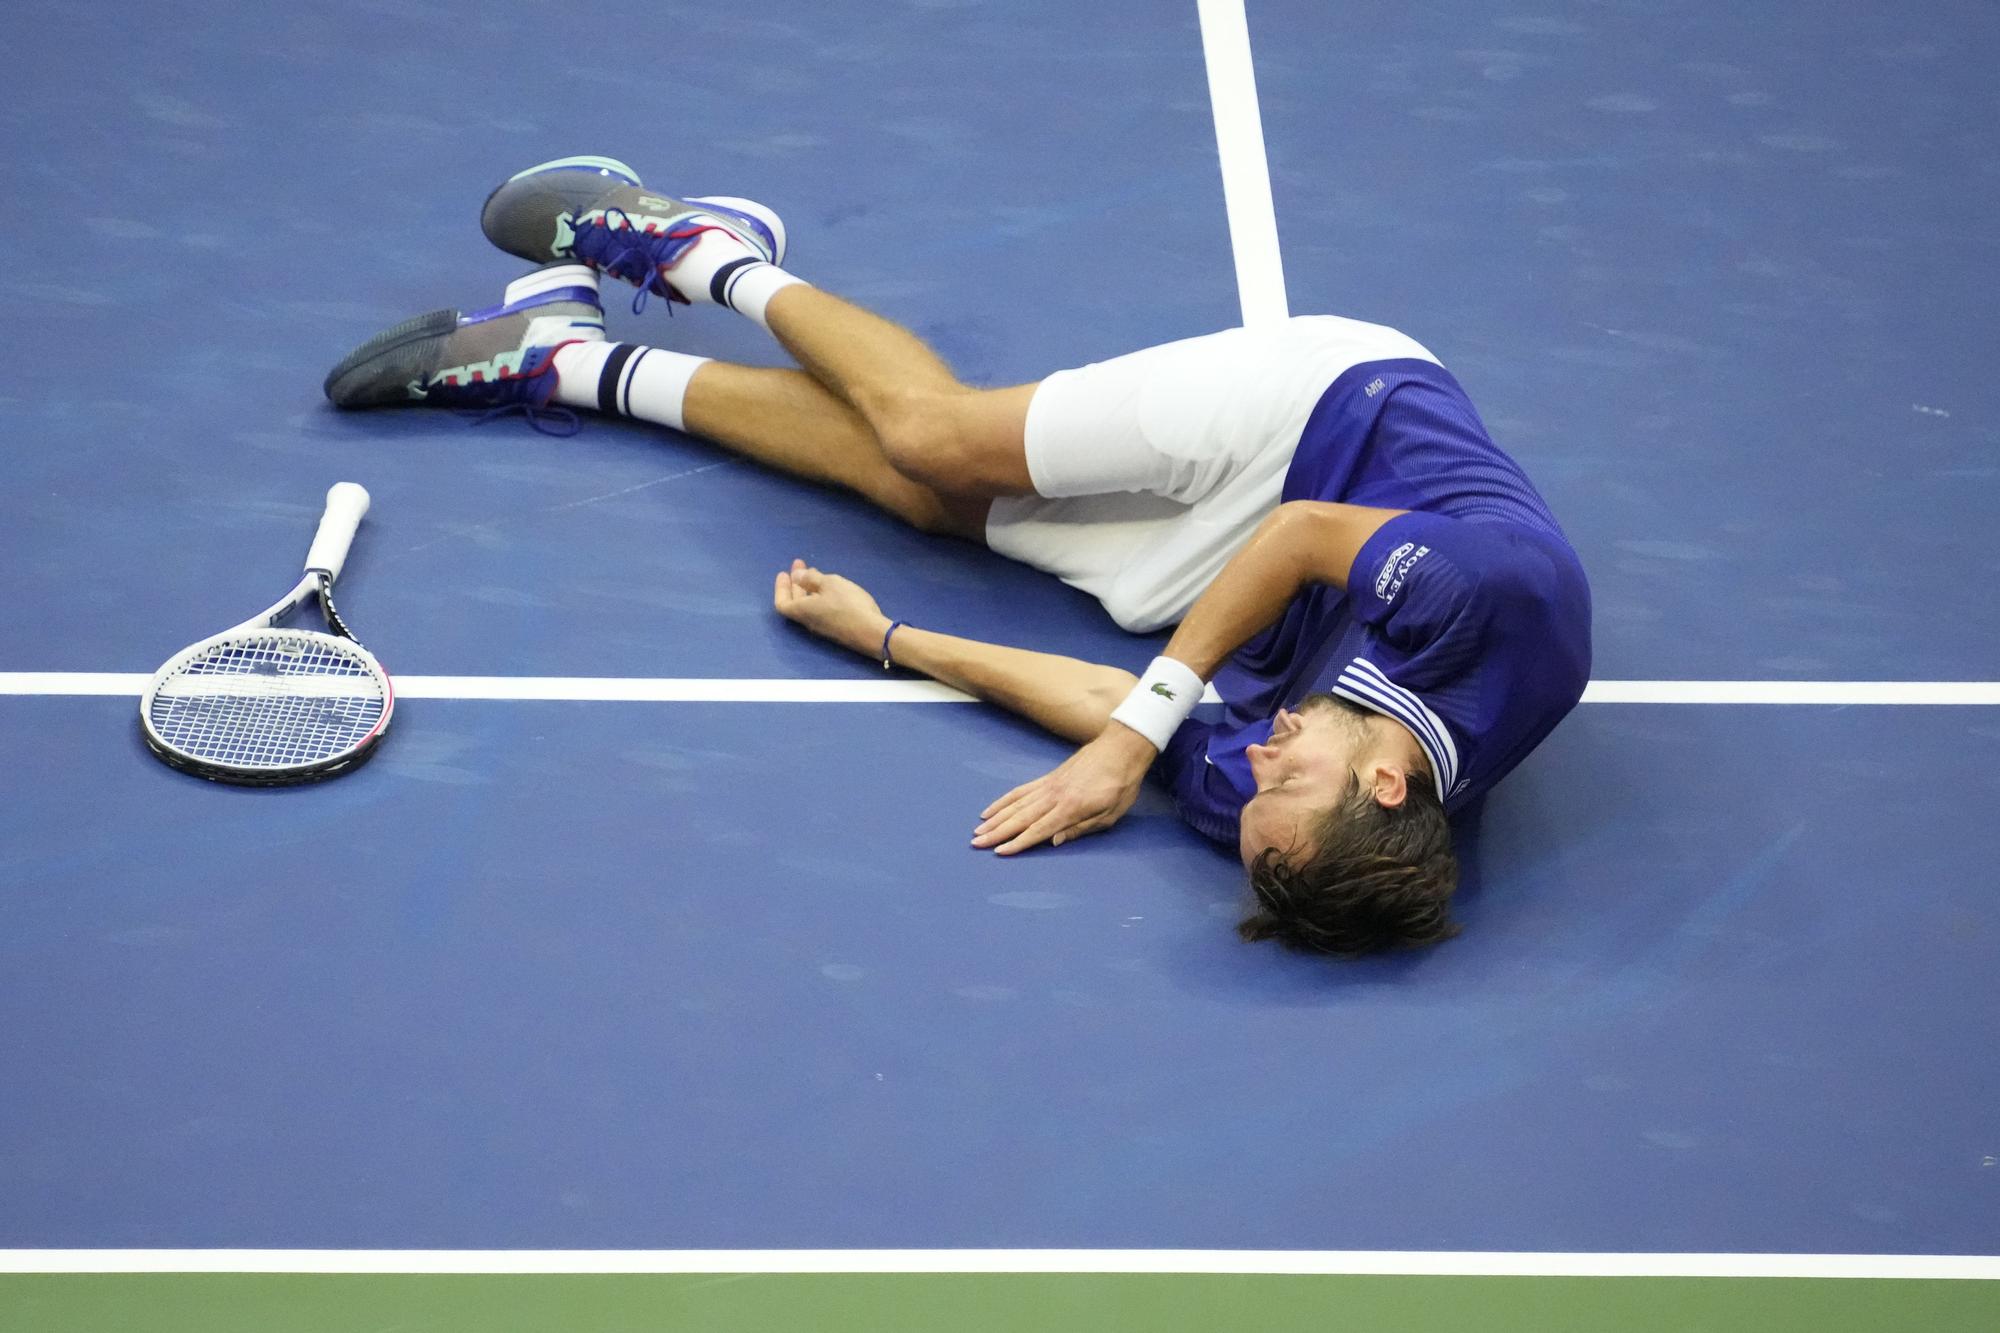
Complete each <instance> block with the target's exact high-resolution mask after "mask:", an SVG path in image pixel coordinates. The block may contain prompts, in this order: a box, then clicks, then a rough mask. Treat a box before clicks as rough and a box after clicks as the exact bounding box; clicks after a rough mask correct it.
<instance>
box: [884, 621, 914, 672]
mask: <svg viewBox="0 0 2000 1333" xmlns="http://www.w3.org/2000/svg"><path fill="white" fill-rule="evenodd" d="M908 623H909V622H908V621H906V620H894V621H891V622H890V623H889V628H887V629H885V630H883V631H882V669H883V670H884V671H887V670H888V669H889V668H891V667H893V666H895V665H896V659H895V658H893V657H891V656H889V636H890V635H891V634H894V633H895V632H896V631H897V630H899V629H901V628H903V626H904V625H906V624H908Z"/></svg>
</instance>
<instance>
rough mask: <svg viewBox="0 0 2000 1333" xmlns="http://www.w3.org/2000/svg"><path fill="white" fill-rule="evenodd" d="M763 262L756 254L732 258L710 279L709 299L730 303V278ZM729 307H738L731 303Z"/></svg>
mask: <svg viewBox="0 0 2000 1333" xmlns="http://www.w3.org/2000/svg"><path fill="white" fill-rule="evenodd" d="M763 262H764V261H763V260H761V259H759V258H757V257H756V256H755V255H745V256H743V258H741V259H732V260H730V261H729V262H728V263H727V264H724V265H723V266H722V267H721V268H719V269H717V270H715V276H714V277H712V278H710V279H709V280H708V295H709V299H710V300H712V301H714V302H715V303H716V304H717V305H729V296H728V291H729V280H730V279H731V278H733V277H735V276H736V275H737V274H738V273H740V272H742V271H743V270H744V269H746V268H749V267H750V266H751V265H752V264H761V263H763ZM729 308H730V309H731V310H734V309H735V308H736V307H735V306H733V305H729Z"/></svg>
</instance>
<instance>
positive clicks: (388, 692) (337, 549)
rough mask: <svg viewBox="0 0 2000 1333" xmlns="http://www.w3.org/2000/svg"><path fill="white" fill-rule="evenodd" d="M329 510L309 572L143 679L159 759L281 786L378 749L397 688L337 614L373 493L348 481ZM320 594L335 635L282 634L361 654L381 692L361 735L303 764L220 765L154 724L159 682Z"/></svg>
mask: <svg viewBox="0 0 2000 1333" xmlns="http://www.w3.org/2000/svg"><path fill="white" fill-rule="evenodd" d="M326 496H327V505H326V512H325V513H324V514H323V515H322V516H321V518H320V525H319V531H318V532H317V533H316V534H315V535H314V537H313V544H312V549H311V550H310V551H308V552H307V553H306V569H305V573H304V574H303V575H301V576H300V578H299V581H298V582H297V583H296V584H294V585H293V586H292V590H291V591H290V592H288V593H286V594H285V595H284V596H283V597H280V598H279V599H278V600H277V601H275V602H273V603H271V605H270V606H268V607H266V608H265V609H264V610H262V611H260V612H258V613H257V614H256V615H254V616H252V617H250V619H248V620H246V621H243V622H242V623H241V624H238V625H232V626H230V627H229V628H228V629H226V630H223V631H222V632H221V633H220V634H212V635H210V636H209V637H208V638H206V639H202V640H201V641H199V642H197V643H191V644H189V645H188V646H187V647H185V648H183V649H181V650H180V651H179V652H178V653H175V654H174V655H173V656H172V657H170V658H168V659H167V661H166V662H165V663H163V664H162V665H161V666H160V669H159V670H158V671H155V672H154V673H153V677H152V679H151V680H150V681H148V682H147V683H146V690H145V693H144V694H142V695H140V696H139V726H140V731H141V734H142V735H143V736H144V737H145V741H146V748H147V749H149V750H151V751H152V752H153V754H154V755H155V756H157V757H158V758H159V759H160V760H161V761H162V762H164V763H165V764H167V765H168V766H169V767H171V768H175V769H178V770H180V771H181V772H183V773H192V774H194V775H196V776H198V777H203V778H207V779H209V780H210V781H212V782H227V783H230V784H232V785H236V786H244V787H279V786H290V785H292V784H294V783H300V782H312V781H315V780H317V779H319V778H328V777H333V776H334V775H335V774H338V773H344V772H346V771H348V770H349V769H352V768H357V767H359V766H360V765H362V764H364V763H366V762H367V761H368V759H369V758H370V756H372V755H373V754H374V753H375V748H376V746H377V745H378V744H379V743H380V742H381V740H382V737H383V735H384V733H386V732H387V731H388V730H389V721H390V719H391V718H392V717H393V716H394V715H395V711H396V688H395V684H394V682H392V681H391V680H390V678H389V673H388V672H387V671H386V670H384V669H383V666H382V664H381V662H379V661H377V660H376V658H375V655H374V654H373V653H371V652H369V651H368V650H367V649H366V648H365V647H363V646H362V645H361V642H360V640H358V639H356V638H355V637H354V633H353V631H352V630H350V629H349V628H348V627H347V622H346V621H344V620H342V619H341V617H340V612H339V611H338V610H337V609H336V608H335V607H334V604H333V582H334V579H335V578H337V577H338V576H339V574H340V569H341V566H342V565H343V564H344V563H345V562H346V559H347V549H348V546H349V545H350V544H351V543H352V541H353V540H354V532H355V529H356V528H358V527H359V526H360V523H361V516H362V515H363V514H365V513H366V512H367V511H368V492H367V491H365V490H363V489H362V488H361V487H360V486H358V485H356V484H355V483H353V482H351V481H343V482H339V483H337V484H336V485H335V486H334V487H333V488H332V489H331V490H329V491H328V492H327V493H326ZM314 598H317V599H318V601H319V609H320V614H321V615H323V616H324V617H325V618H326V623H327V625H328V626H329V627H331V628H332V630H333V631H334V632H333V633H331V634H326V633H322V632H320V631H318V630H307V629H289V630H285V631H284V633H285V634H286V635H289V636H294V637H298V638H303V639H306V640H308V641H311V640H324V641H325V642H326V644H327V645H329V646H332V647H334V648H335V649H336V651H338V652H340V653H341V654H342V655H343V656H346V657H350V658H355V659H358V660H359V662H360V664H361V665H362V666H363V667H365V668H366V669H367V670H368V672H369V673H370V674H371V675H372V676H373V677H374V680H375V683H376V684H377V685H378V686H379V687H380V689H381V691H382V716H381V717H380V718H379V719H377V721H376V723H375V726H374V728H373V729H372V730H370V731H369V733H368V734H367V735H366V736H364V737H363V738H362V739H361V740H360V741H358V742H356V743H355V744H354V745H352V746H350V747H349V748H347V749H345V750H342V751H341V752H340V753H339V754H336V755H332V756H329V757H328V758H325V759H318V760H314V761H312V762H310V763H304V764H288V765H285V766H283V767H279V768H273V767H239V766H235V765H230V764H223V763H218V762H217V761H215V760H213V759H203V758H200V757H199V756H196V755H191V754H188V753H187V752H185V751H183V750H180V749H177V748H176V747H175V746H173V745H172V744H171V743H170V742H168V741H167V740H166V739H165V738H164V737H162V736H161V735H160V734H159V732H158V731H157V730H156V729H155V728H154V726H153V719H152V709H153V702H154V700H155V699H156V698H157V697H158V695H159V692H160V687H161V686H162V685H165V684H166V683H167V682H168V681H170V680H172V679H173V678H174V677H175V676H177V675H179V674H180V673H181V671H182V670H183V669H184V668H185V667H186V666H187V664H188V663H190V662H192V661H194V660H195V659H196V658H198V657H201V656H204V655H205V654H208V653H212V652H214V651H215V650H216V649H217V648H221V647H226V646H228V645H230V644H232V643H238V642H248V641H249V640H251V639H253V638H255V637H257V636H258V635H260V634H262V633H263V632H264V631H266V630H274V629H278V628H279V627H280V626H279V622H280V621H282V620H284V619H285V617H287V616H289V615H290V614H291V613H292V612H294V611H296V610H298V609H299V607H301V606H303V605H305V603H306V602H308V601H311V600H313V599H314Z"/></svg>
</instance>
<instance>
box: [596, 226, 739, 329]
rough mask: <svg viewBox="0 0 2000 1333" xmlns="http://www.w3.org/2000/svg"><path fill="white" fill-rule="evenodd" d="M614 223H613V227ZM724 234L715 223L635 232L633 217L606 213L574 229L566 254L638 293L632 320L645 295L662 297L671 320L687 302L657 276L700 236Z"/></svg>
mask: <svg viewBox="0 0 2000 1333" xmlns="http://www.w3.org/2000/svg"><path fill="white" fill-rule="evenodd" d="M614 218H615V219H616V221H613V219H614ZM728 230H729V229H728V228H727V227H723V226H720V225H717V224H715V223H701V222H690V223H689V224H688V225H685V226H676V227H671V228H669V229H668V230H666V231H656V230H651V229H644V228H639V227H635V226H633V225H632V218H631V216H630V215H629V214H627V213H626V212H625V210H624V209H622V208H607V209H605V210H604V217H603V218H602V219H601V220H598V221H593V222H587V223H585V224H584V225H583V226H581V227H578V228H577V229H576V239H575V240H574V241H572V242H571V243H570V253H572V254H574V255H575V256H576V257H577V258H578V259H580V260H582V261H583V262H584V263H585V264H587V265H588V266H589V267H591V268H592V269H595V270H596V271H598V272H599V273H609V274H610V275H611V276H612V277H614V278H622V279H624V280H625V281H626V282H629V283H631V284H632V285H633V286H635V287H637V288H638V289H639V291H638V293H637V294H636V295H634V296H633V298H632V313H633V314H635V315H636V314H639V313H641V312H643V311H644V310H645V308H646V297H647V296H648V295H649V294H650V295H653V296H664V297H665V298H666V299H667V301H668V302H669V304H668V306H667V313H668V314H672V313H673V308H674V306H675V305H688V304H690V302H689V301H688V299H687V297H685V296H682V295H681V294H680V293H679V292H677V291H675V290H674V289H673V288H672V287H671V286H669V285H668V284H667V279H666V275H665V274H664V273H662V272H661V270H662V269H665V268H670V267H672V266H673V265H674V264H675V263H676V262H678V261H679V259H680V257H681V256H682V255H684V254H686V253H687V252H688V249H689V247H690V246H692V245H693V244H694V243H695V242H696V241H698V240H700V239H701V237H702V235H703V234H704V233H706V232H711V231H720V232H727V231H728Z"/></svg>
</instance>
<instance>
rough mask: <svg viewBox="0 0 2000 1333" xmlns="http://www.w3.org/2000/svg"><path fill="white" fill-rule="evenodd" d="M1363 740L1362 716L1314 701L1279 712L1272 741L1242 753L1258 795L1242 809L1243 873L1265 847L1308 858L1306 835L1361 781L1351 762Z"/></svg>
mask: <svg viewBox="0 0 2000 1333" xmlns="http://www.w3.org/2000/svg"><path fill="white" fill-rule="evenodd" d="M1365 740H1366V729H1365V725H1364V722H1363V718H1362V716H1361V715H1359V714H1358V713H1356V712H1355V711H1353V710H1350V709H1348V708H1345V707H1343V706H1341V705H1340V704H1339V703H1338V701H1336V700H1333V699H1330V698H1326V697H1324V696H1317V695H1316V696H1314V697H1313V698H1310V699H1307V700H1306V701H1305V702H1304V703H1303V704H1301V705H1300V706H1299V710H1298V711H1297V712H1292V711H1290V710H1289V709H1281V710H1280V711H1279V713H1278V716H1277V718H1276V719H1275V720H1274V721H1273V722H1272V723H1271V739H1270V742H1269V743H1268V744H1265V745H1252V746H1250V747H1249V748H1248V749H1246V750H1245V751H1244V755H1245V756H1246V757H1247V758H1248V759H1249V760H1250V775H1251V776H1252V777H1253V778H1255V779H1256V780H1257V794H1256V795H1255V796H1253V797H1251V798H1250V801H1249V803H1248V804H1247V805H1245V806H1244V807H1243V814H1242V816H1241V821H1240V830H1241V832H1240V835H1239V838H1238V845H1237V851H1238V853H1239V854H1240V855H1241V856H1242V858H1243V864H1244V866H1245V867H1246V868H1247V867H1248V866H1249V865H1250V863H1251V862H1252V861H1255V860H1256V859H1257V857H1258V856H1259V855H1261V854H1262V853H1263V851H1264V849H1265V848H1267V847H1277V848H1281V849H1286V850H1290V849H1297V851H1298V852H1300V853H1301V854H1305V853H1309V852H1310V851H1311V848H1310V847H1309V846H1308V845H1307V843H1308V838H1307V834H1308V832H1309V831H1310V829H1311V828H1312V826H1313V824H1314V823H1315V822H1316V821H1317V820H1318V819H1319V818H1320V816H1322V815H1324V814H1325V813H1326V811H1327V810H1328V809H1330V808H1331V807H1333V806H1334V805H1336V804H1338V803H1339V802H1340V801H1341V800H1342V799H1344V798H1345V797H1346V795H1347V793H1348V792H1349V791H1351V790H1353V788H1354V784H1355V783H1356V782H1358V781H1359V776H1358V774H1357V772H1356V770H1355V767H1354V763H1355V756H1356V755H1357V754H1358V753H1359V752H1360V750H1361V747H1362V745H1363V743H1364V742H1365Z"/></svg>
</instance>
